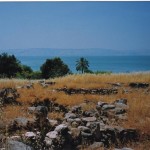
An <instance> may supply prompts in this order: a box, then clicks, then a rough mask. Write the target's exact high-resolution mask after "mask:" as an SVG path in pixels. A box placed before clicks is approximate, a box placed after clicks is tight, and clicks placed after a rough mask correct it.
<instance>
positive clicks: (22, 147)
mask: <svg viewBox="0 0 150 150" xmlns="http://www.w3.org/2000/svg"><path fill="white" fill-rule="evenodd" d="M7 150H33V148H32V147H30V146H28V145H26V144H24V143H22V142H18V141H13V140H8V141H7Z"/></svg>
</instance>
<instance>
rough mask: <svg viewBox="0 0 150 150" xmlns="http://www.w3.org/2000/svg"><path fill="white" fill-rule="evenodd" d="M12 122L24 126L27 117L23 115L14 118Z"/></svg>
mask: <svg viewBox="0 0 150 150" xmlns="http://www.w3.org/2000/svg"><path fill="white" fill-rule="evenodd" d="M14 122H16V123H17V124H18V125H19V126H22V127H26V125H27V123H28V119H27V118H25V117H18V118H15V119H14Z"/></svg>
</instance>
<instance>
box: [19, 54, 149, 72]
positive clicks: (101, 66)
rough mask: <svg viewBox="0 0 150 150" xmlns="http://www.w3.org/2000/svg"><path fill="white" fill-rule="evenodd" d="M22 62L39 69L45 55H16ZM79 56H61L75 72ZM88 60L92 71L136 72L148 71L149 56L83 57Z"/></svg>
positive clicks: (45, 57)
mask: <svg viewBox="0 0 150 150" xmlns="http://www.w3.org/2000/svg"><path fill="white" fill-rule="evenodd" d="M17 58H18V59H19V60H20V61H21V63H22V64H25V65H28V66H30V67H31V68H32V69H33V70H34V71H36V70H40V66H41V65H42V64H43V63H44V62H45V60H46V59H47V58H53V57H47V56H38V57H37V56H20V57H17ZM79 58H80V57H77V56H73V57H72V56H71V57H61V59H62V60H63V61H64V62H65V63H66V64H67V65H68V66H69V68H70V69H71V71H72V72H74V73H76V72H77V71H76V69H75V64H76V60H78V59H79ZM85 58H86V59H87V60H88V61H89V65H90V67H89V69H91V70H93V71H97V70H99V71H112V72H114V73H120V72H138V71H150V56H90V57H85Z"/></svg>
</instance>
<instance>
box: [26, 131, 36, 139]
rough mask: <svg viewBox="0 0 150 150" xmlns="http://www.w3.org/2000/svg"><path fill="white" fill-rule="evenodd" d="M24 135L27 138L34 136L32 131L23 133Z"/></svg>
mask: <svg viewBox="0 0 150 150" xmlns="http://www.w3.org/2000/svg"><path fill="white" fill-rule="evenodd" d="M25 137H27V138H33V137H36V134H35V133H33V132H26V133H25Z"/></svg>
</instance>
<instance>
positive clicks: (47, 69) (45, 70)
mask: <svg viewBox="0 0 150 150" xmlns="http://www.w3.org/2000/svg"><path fill="white" fill-rule="evenodd" d="M40 69H41V72H42V77H43V78H45V79H48V78H54V77H60V76H64V75H66V74H69V73H70V69H69V68H68V66H67V65H66V64H64V62H63V61H62V60H61V59H60V58H59V57H56V58H54V59H47V60H46V62H45V63H44V64H43V65H42V66H41V67H40Z"/></svg>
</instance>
